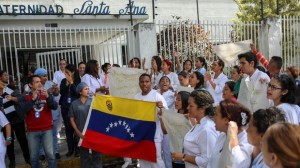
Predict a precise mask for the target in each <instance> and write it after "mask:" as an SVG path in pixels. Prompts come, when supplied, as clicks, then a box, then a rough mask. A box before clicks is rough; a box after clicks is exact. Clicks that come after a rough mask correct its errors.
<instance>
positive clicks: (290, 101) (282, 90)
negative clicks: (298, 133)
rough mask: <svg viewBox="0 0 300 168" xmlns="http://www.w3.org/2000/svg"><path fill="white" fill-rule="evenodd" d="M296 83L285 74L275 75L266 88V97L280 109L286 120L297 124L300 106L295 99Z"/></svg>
mask: <svg viewBox="0 0 300 168" xmlns="http://www.w3.org/2000/svg"><path fill="white" fill-rule="evenodd" d="M295 93H296V84H295V82H294V80H293V79H292V78H291V77H290V76H288V75H287V74H279V75H275V76H274V77H273V78H272V79H271V81H270V83H269V85H268V89H267V98H268V99H270V100H273V102H274V106H275V107H277V108H279V109H281V110H282V111H283V112H284V114H285V117H286V121H287V122H290V123H293V124H299V119H298V114H299V113H300V108H299V106H298V105H297V100H296V94H295Z"/></svg>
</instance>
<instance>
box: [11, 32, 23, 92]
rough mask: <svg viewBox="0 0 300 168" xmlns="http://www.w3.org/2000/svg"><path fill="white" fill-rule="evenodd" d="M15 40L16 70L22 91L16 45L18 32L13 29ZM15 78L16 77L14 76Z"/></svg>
mask: <svg viewBox="0 0 300 168" xmlns="http://www.w3.org/2000/svg"><path fill="white" fill-rule="evenodd" d="M13 33H14V34H13V38H14V48H15V59H16V64H15V65H16V68H17V72H16V73H17V74H16V75H17V78H18V82H19V84H18V87H19V89H20V90H21V85H20V84H21V82H20V69H19V59H18V49H17V44H16V32H15V29H13ZM11 62H13V61H11ZM13 76H14V75H13Z"/></svg>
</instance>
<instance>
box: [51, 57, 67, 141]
mask: <svg viewBox="0 0 300 168" xmlns="http://www.w3.org/2000/svg"><path fill="white" fill-rule="evenodd" d="M66 66H67V61H66V60H65V59H61V60H59V70H58V71H56V72H54V75H53V83H54V84H53V86H54V87H56V85H57V87H58V88H60V83H61V81H62V80H63V79H64V78H66V77H65V68H66ZM59 99H60V94H59V95H58V96H55V97H54V100H55V101H56V102H57V103H59ZM57 111H58V112H59V119H58V121H57V132H59V131H60V130H61V126H62V117H61V115H60V106H59V107H58V108H57ZM58 135H59V134H58Z"/></svg>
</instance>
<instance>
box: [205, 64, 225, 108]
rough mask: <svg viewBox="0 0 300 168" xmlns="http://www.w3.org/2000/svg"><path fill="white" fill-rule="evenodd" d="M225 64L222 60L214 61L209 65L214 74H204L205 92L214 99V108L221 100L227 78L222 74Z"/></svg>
mask: <svg viewBox="0 0 300 168" xmlns="http://www.w3.org/2000/svg"><path fill="white" fill-rule="evenodd" d="M224 66H225V64H224V62H223V61H222V60H216V61H214V62H213V64H212V65H211V70H212V71H213V72H214V74H212V75H211V74H210V73H208V72H207V73H206V74H205V77H204V85H205V88H206V89H207V91H208V92H209V93H210V94H211V95H212V97H213V98H214V104H213V106H214V107H216V106H217V105H218V104H219V103H220V101H222V100H223V92H222V91H223V88H224V86H225V83H226V82H227V81H228V78H227V76H226V75H225V74H224V73H223V68H224Z"/></svg>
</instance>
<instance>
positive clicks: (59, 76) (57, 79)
mask: <svg viewBox="0 0 300 168" xmlns="http://www.w3.org/2000/svg"><path fill="white" fill-rule="evenodd" d="M66 66H67V61H66V60H65V59H61V60H60V61H59V70H58V71H56V72H54V76H53V82H54V83H56V84H57V86H58V87H60V83H61V81H62V80H63V79H64V78H65V68H66Z"/></svg>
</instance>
